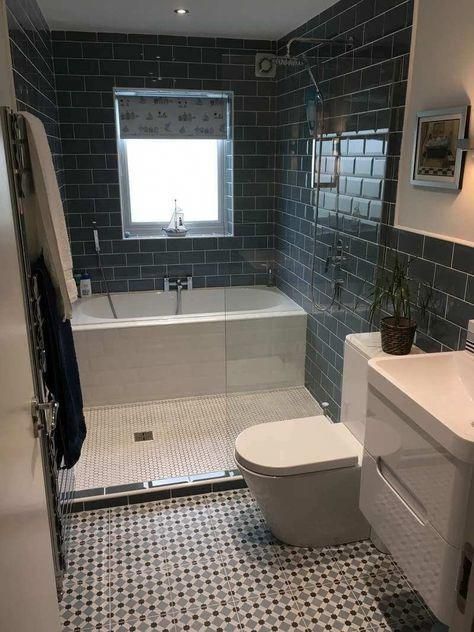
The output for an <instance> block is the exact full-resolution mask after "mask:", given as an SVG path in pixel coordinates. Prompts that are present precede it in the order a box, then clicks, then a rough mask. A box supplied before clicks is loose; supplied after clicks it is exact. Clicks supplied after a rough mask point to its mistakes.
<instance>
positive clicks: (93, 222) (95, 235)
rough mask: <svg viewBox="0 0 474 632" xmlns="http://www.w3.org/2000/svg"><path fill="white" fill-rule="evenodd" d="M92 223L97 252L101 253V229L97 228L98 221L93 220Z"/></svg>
mask: <svg viewBox="0 0 474 632" xmlns="http://www.w3.org/2000/svg"><path fill="white" fill-rule="evenodd" d="M91 224H92V234H93V235H94V246H95V251H96V253H97V254H100V241H99V231H98V230H97V222H96V221H95V220H93V221H92V222H91Z"/></svg>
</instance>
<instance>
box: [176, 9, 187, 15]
mask: <svg viewBox="0 0 474 632" xmlns="http://www.w3.org/2000/svg"><path fill="white" fill-rule="evenodd" d="M174 12H175V13H177V14H178V15H188V13H189V9H175V10H174Z"/></svg>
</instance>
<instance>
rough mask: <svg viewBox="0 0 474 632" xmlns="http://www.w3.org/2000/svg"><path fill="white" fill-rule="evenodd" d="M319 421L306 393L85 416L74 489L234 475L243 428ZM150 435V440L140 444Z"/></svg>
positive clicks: (188, 401) (108, 409)
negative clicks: (137, 439) (84, 436)
mask: <svg viewBox="0 0 474 632" xmlns="http://www.w3.org/2000/svg"><path fill="white" fill-rule="evenodd" d="M319 414H321V409H320V408H319V406H318V404H317V403H316V401H315V400H314V399H313V397H312V396H311V395H310V393H309V391H307V390H306V389H305V388H304V387H298V388H290V389H281V390H272V391H262V392H258V393H237V394H229V395H228V396H227V397H226V396H223V395H216V396H212V397H192V398H183V399H176V400H164V401H156V402H145V403H138V404H123V405H120V406H100V407H94V408H88V409H86V410H85V416H86V423H87V429H88V434H87V439H86V441H85V443H84V446H83V449H82V456H81V460H80V461H79V463H78V464H77V465H76V467H75V477H76V489H78V490H79V489H92V488H96V487H110V486H113V485H123V484H126V483H131V482H141V481H150V480H157V479H160V478H168V477H172V476H188V475H190V474H201V473H203V472H215V471H219V470H223V469H233V468H234V467H235V463H234V457H233V446H234V440H235V438H236V437H237V435H238V434H239V433H240V432H241V431H242V430H244V429H245V428H248V427H249V426H252V425H254V424H257V423H265V422H269V421H279V420H284V419H295V418H298V417H309V416H313V415H319ZM145 430H151V431H152V432H153V436H154V438H153V440H152V441H143V442H139V443H137V442H135V440H134V433H135V432H142V431H145Z"/></svg>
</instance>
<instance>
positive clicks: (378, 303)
mask: <svg viewBox="0 0 474 632" xmlns="http://www.w3.org/2000/svg"><path fill="white" fill-rule="evenodd" d="M412 261H413V259H407V260H403V259H401V258H400V257H399V256H398V254H397V253H394V256H393V264H392V266H391V267H390V268H389V267H387V266H386V265H385V266H383V267H381V268H379V271H378V274H377V278H376V281H375V287H374V289H373V291H372V292H371V295H370V301H371V305H370V310H369V320H370V323H371V324H372V323H373V322H374V320H375V319H376V318H377V316H379V315H380V314H381V313H382V312H383V311H385V312H390V313H391V315H392V317H393V320H394V325H395V326H397V327H398V326H400V324H401V323H402V321H408V322H411V321H412V304H413V303H414V301H413V298H414V297H413V296H412V290H411V287H410V278H409V268H410V265H411V263H412Z"/></svg>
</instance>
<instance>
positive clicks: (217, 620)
mask: <svg viewBox="0 0 474 632" xmlns="http://www.w3.org/2000/svg"><path fill="white" fill-rule="evenodd" d="M240 629H241V627H240V625H239V618H238V615H237V611H236V608H235V607H234V606H233V604H232V603H222V604H218V605H214V606H211V607H206V608H199V609H197V610H192V611H185V612H181V613H179V614H178V615H177V617H176V632H187V631H188V630H192V631H195V632H202V631H203V630H208V631H209V632H236V631H237V630H240Z"/></svg>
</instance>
